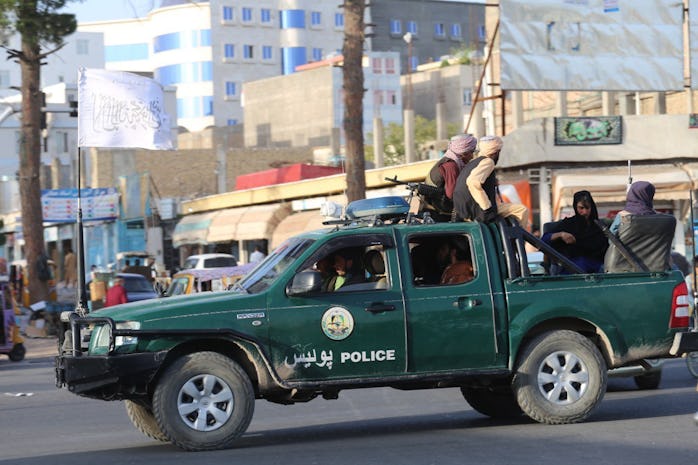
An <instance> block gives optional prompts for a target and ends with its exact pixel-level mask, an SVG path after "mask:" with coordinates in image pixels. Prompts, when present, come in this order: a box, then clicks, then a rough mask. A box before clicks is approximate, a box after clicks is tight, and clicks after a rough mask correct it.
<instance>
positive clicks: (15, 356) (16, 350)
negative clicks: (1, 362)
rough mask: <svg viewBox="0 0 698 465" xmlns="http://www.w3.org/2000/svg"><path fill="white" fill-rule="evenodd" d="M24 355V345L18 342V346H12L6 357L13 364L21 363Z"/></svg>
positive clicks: (25, 351) (25, 352) (25, 350)
mask: <svg viewBox="0 0 698 465" xmlns="http://www.w3.org/2000/svg"><path fill="white" fill-rule="evenodd" d="M26 354H27V349H26V348H25V347H24V344H22V343H21V342H20V343H19V344H15V345H14V346H12V349H10V353H8V354H7V356H8V357H10V360H12V361H13V362H21V361H22V360H24V356H25V355H26Z"/></svg>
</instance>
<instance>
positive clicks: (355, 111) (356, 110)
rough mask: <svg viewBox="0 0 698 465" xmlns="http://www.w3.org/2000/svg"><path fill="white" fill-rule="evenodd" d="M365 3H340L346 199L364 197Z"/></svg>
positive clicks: (361, 0)
mask: <svg viewBox="0 0 698 465" xmlns="http://www.w3.org/2000/svg"><path fill="white" fill-rule="evenodd" d="M365 9H366V1H365V0H344V50H343V55H344V77H343V82H342V83H343V87H344V134H345V137H346V145H345V150H346V169H347V200H348V201H349V202H351V201H353V200H358V199H363V198H365V197H366V173H365V168H366V166H365V163H364V133H363V113H364V107H363V97H364V71H363V68H362V67H361V60H362V58H363V53H364V27H365V26H364V10H365Z"/></svg>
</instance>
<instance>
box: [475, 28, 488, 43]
mask: <svg viewBox="0 0 698 465" xmlns="http://www.w3.org/2000/svg"><path fill="white" fill-rule="evenodd" d="M477 38H478V39H479V40H480V42H484V41H485V39H486V38H487V30H486V29H485V26H483V25H480V26H478V27H477Z"/></svg>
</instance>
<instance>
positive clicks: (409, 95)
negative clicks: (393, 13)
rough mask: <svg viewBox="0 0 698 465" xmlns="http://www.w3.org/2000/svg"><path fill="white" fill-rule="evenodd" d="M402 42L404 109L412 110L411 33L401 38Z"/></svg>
mask: <svg viewBox="0 0 698 465" xmlns="http://www.w3.org/2000/svg"><path fill="white" fill-rule="evenodd" d="M402 40H404V41H405V43H407V102H406V103H405V109H407V110H411V109H412V33H411V32H408V33H406V34H405V35H404V36H402Z"/></svg>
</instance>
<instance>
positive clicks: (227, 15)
mask: <svg viewBox="0 0 698 465" xmlns="http://www.w3.org/2000/svg"><path fill="white" fill-rule="evenodd" d="M234 19H235V14H234V12H233V7H232V6H224V7H223V21H232V20H234Z"/></svg>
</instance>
